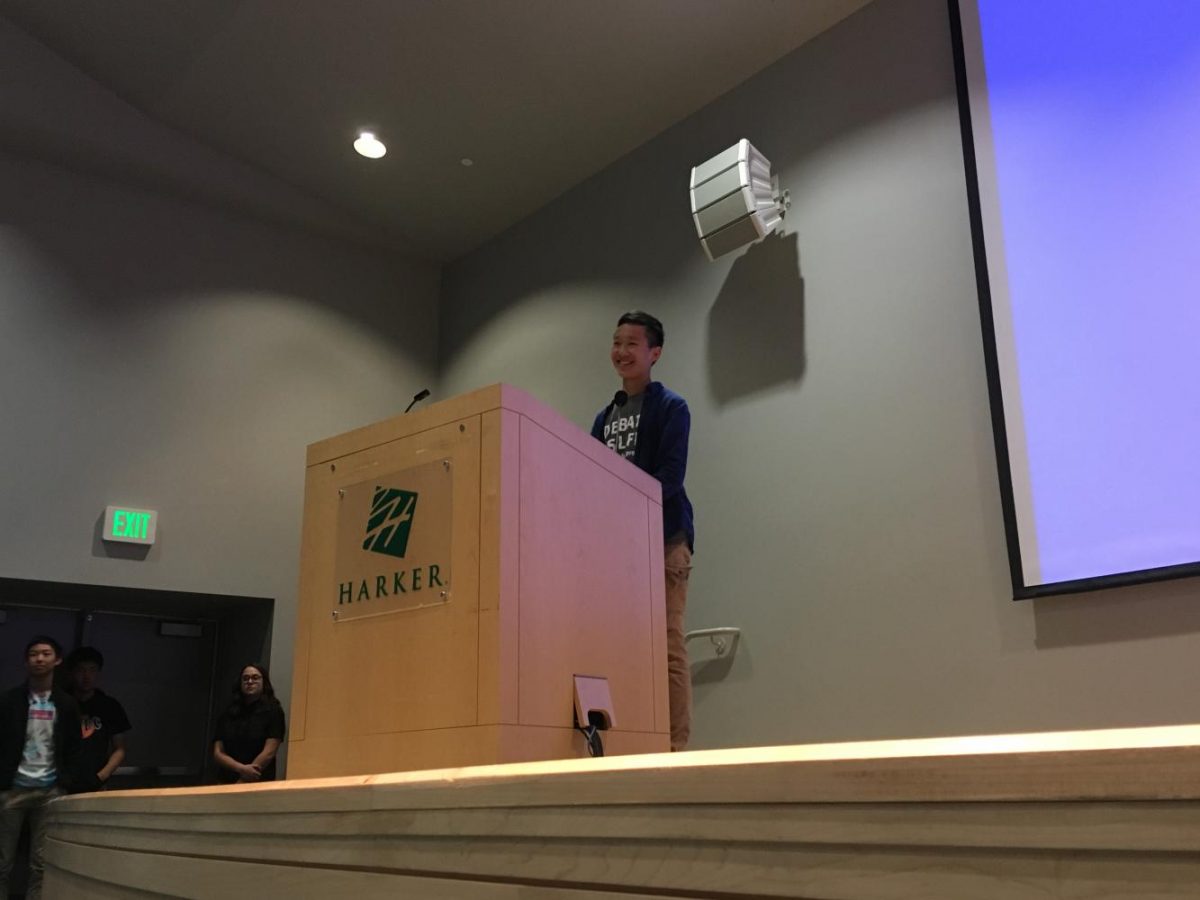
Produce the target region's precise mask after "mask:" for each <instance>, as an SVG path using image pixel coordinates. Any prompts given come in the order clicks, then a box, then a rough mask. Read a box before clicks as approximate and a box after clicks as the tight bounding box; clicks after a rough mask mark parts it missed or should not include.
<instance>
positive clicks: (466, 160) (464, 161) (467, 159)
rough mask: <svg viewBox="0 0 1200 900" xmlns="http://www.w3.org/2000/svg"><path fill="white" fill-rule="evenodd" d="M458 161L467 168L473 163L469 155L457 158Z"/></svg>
mask: <svg viewBox="0 0 1200 900" xmlns="http://www.w3.org/2000/svg"><path fill="white" fill-rule="evenodd" d="M459 162H460V163H462V164H463V165H464V166H466V167H467V168H468V169H469V168H470V167H471V166H473V165H475V160H473V159H471V157H469V156H464V157H463V158H462V159H460V160H459Z"/></svg>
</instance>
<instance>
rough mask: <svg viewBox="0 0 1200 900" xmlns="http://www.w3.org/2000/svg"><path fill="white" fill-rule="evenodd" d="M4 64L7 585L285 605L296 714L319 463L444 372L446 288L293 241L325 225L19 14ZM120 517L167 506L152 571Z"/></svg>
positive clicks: (352, 248) (1, 194) (365, 252)
mask: <svg viewBox="0 0 1200 900" xmlns="http://www.w3.org/2000/svg"><path fill="white" fill-rule="evenodd" d="M0 61H2V62H0V72H3V74H4V75H5V76H6V77H5V78H4V80H5V82H6V83H9V84H21V85H22V90H20V91H11V92H4V96H3V99H0V199H2V202H0V421H3V422H4V432H3V439H0V471H3V472H4V473H5V475H4V486H3V489H2V495H3V504H2V509H3V515H4V524H3V526H2V527H0V536H2V538H3V539H2V540H0V575H3V576H5V577H8V578H21V579H38V580H47V581H60V582H74V583H83V584H104V585H125V586H131V587H143V588H156V589H163V590H171V591H193V592H202V593H208V594H228V595H237V596H243V597H244V596H250V597H270V598H274V599H275V600H276V604H275V622H274V631H273V636H272V647H271V658H272V664H273V676H274V681H275V683H276V684H277V685H278V686H279V687H280V688H281V693H282V694H283V698H282V699H283V700H284V702H285V703H287V702H288V699H289V697H288V693H289V691H288V685H289V684H290V681H291V670H292V641H293V635H294V621H295V597H296V585H297V572H298V555H299V542H300V516H301V508H302V500H303V484H304V449H305V446H306V445H307V444H308V443H310V442H312V441H314V440H317V439H320V438H323V437H327V436H329V435H332V434H337V433H339V432H342V431H345V430H347V429H349V428H352V427H356V426H359V425H362V424H366V423H368V422H371V421H375V420H377V419H380V418H383V417H385V416H388V415H394V414H395V413H396V412H398V411H399V410H401V409H403V407H404V404H405V403H406V402H407V400H408V399H409V398H410V397H411V396H412V393H413V392H414V391H415V390H416V389H417V388H419V387H421V386H423V385H425V384H427V383H429V382H430V380H431V379H432V378H433V377H434V373H435V363H436V338H435V335H436V329H437V317H436V303H437V291H438V271H437V269H436V267H434V266H431V265H427V264H423V263H420V262H414V261H407V260H404V259H402V258H399V257H397V256H396V255H395V254H392V253H386V252H384V251H382V250H379V249H372V248H371V247H370V246H369V245H367V244H364V243H362V242H361V241H359V240H358V239H357V236H356V235H354V234H353V231H352V229H347V228H343V227H342V226H341V225H339V224H336V216H332V217H331V218H330V219H329V222H330V223H333V224H331V226H330V227H329V228H326V229H324V233H317V232H316V231H310V230H302V229H300V228H296V227H291V226H285V225H282V224H279V223H280V222H282V221H284V220H286V219H289V218H290V219H293V220H295V219H297V218H301V219H303V218H305V215H306V214H307V213H308V212H311V213H312V215H313V216H314V217H319V214H323V209H324V208H323V207H322V206H321V204H319V203H315V202H313V201H311V200H310V199H309V198H305V197H303V196H301V195H298V194H296V193H294V192H292V191H291V190H290V189H289V188H287V187H286V186H284V185H280V184H277V183H275V182H273V181H272V180H271V179H269V178H267V177H265V176H263V175H261V174H259V173H256V172H254V171H252V170H249V169H247V168H246V167H245V166H241V165H240V164H237V163H236V162H234V161H231V160H228V159H226V158H224V157H221V156H220V155H219V154H216V153H214V152H212V151H209V150H208V149H206V148H204V147H203V146H201V145H199V144H196V143H194V142H191V141H189V140H188V139H187V138H186V137H184V136H183V135H180V134H177V133H174V132H171V131H169V130H167V129H163V128H161V127H158V126H155V125H154V124H153V123H152V122H150V121H149V120H147V119H145V118H144V117H142V116H141V115H140V114H139V113H137V111H136V110H133V109H132V108H130V107H128V106H126V105H125V104H123V103H122V102H121V101H120V100H119V99H118V98H116V97H114V96H113V95H111V94H109V93H107V92H106V91H104V90H103V89H101V88H100V87H99V86H98V85H96V84H95V83H94V82H91V81H90V80H89V79H87V78H86V77H84V76H83V75H81V74H80V73H78V72H77V71H75V70H73V69H71V68H70V67H69V66H66V65H65V64H64V63H62V61H61V60H59V59H58V58H57V57H54V56H53V54H50V53H49V52H48V51H46V50H45V49H44V48H42V47H40V45H38V44H36V43H35V42H32V41H30V40H28V39H27V38H25V37H23V36H22V35H21V34H20V33H19V32H17V31H16V30H15V29H13V28H11V26H7V25H4V23H3V20H0ZM14 79H19V80H14ZM75 113H78V114H79V115H78V116H76V115H75ZM314 210H315V211H314ZM302 214H304V215H302ZM110 503H121V504H129V505H134V506H145V507H150V508H154V509H157V510H159V511H160V517H161V518H160V530H159V541H158V543H157V544H156V545H155V546H154V548H153V549H151V550H150V552H149V554H148V555H147V556H146V557H145V558H144V559H137V558H130V555H128V554H116V555H110V553H109V552H108V551H106V550H105V548H104V546H103V544H102V543H101V542H100V541H99V539H98V535H99V519H100V517H101V515H102V513H103V510H104V507H105V506H106V505H107V504H110ZM221 680H222V683H224V681H225V680H226V679H225V676H224V674H222V678H221Z"/></svg>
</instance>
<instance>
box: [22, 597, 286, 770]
mask: <svg viewBox="0 0 1200 900" xmlns="http://www.w3.org/2000/svg"><path fill="white" fill-rule="evenodd" d="M273 610H274V601H273V600H270V599H264V598H258V597H229V596H218V595H211V594H192V593H184V592H179V591H153V590H144V589H139V588H118V587H111V586H97V585H80V584H64V583H56V582H45V581H26V580H20V579H12V578H0V688H7V687H10V686H13V685H16V684H19V683H20V682H21V681H22V680H24V677H25V668H24V648H25V643H26V642H27V641H28V640H29V638H30V637H31V636H32V635H34V634H48V635H51V636H52V637H54V638H55V639H57V640H58V641H59V642H60V643H61V644H62V646H63V650H64V652H65V653H69V652H70V651H71V650H72V649H74V648H75V647H79V646H84V645H89V646H94V647H96V648H98V649H99V650H100V651H101V652H102V653H103V654H104V669H103V672H102V675H101V687H102V688H103V690H104V691H105V692H106V693H108V694H110V695H112V696H113V697H115V698H116V699H117V700H119V701H120V702H121V704H122V705H123V706H124V707H125V710H126V712H127V713H128V715H129V719H130V722H131V723H132V725H133V728H132V730H131V731H130V732H129V735H128V744H129V748H128V753H127V755H126V758H125V761H124V764H123V765H122V766H121V768H120V769H118V770H117V773H116V774H115V775H114V776H113V777H112V779H110V781H109V783H108V789H110V790H119V789H121V788H133V787H139V788H140V787H156V788H161V787H184V786H191V785H197V784H204V783H206V782H211V781H213V780H214V779H213V777H212V776H213V770H212V766H213V763H212V754H211V747H212V743H211V740H212V738H211V736H212V730H213V724H214V722H215V721H216V716H217V715H218V714H219V713H220V710H222V709H223V708H224V707H225V705H226V704H227V703H228V702H229V697H228V696H227V691H228V686H229V684H230V683H231V682H232V679H233V676H234V674H235V673H237V672H238V671H240V668H241V666H242V665H244V664H245V663H246V662H248V661H251V660H256V661H262V662H264V663H267V664H269V663H270V660H269V659H268V658H267V657H268V654H269V649H270V641H271V619H272V613H273Z"/></svg>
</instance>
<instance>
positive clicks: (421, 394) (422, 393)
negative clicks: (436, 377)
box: [401, 388, 429, 415]
mask: <svg viewBox="0 0 1200 900" xmlns="http://www.w3.org/2000/svg"><path fill="white" fill-rule="evenodd" d="M428 396H429V388H421V390H419V391H417V393H416V394H414V395H413V398H412V403H410V404H408V406H406V407H404V412H408V411H409V410H410V409H412V408H413V407H414V406H416V405H417V404H418V403H420V402H421V401H422V400H424V399H425V398H426V397H428ZM403 414H404V413H401V415H403Z"/></svg>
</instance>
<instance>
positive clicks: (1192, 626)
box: [1031, 578, 1200, 650]
mask: <svg viewBox="0 0 1200 900" xmlns="http://www.w3.org/2000/svg"><path fill="white" fill-rule="evenodd" d="M1031 602H1032V603H1033V604H1034V607H1033V616H1034V621H1035V623H1036V628H1037V647H1038V649H1040V650H1046V649H1049V648H1052V647H1082V646H1087V645H1089V644H1110V643H1116V642H1120V641H1136V640H1146V639H1150V638H1158V637H1170V636H1173V635H1180V634H1196V633H1200V579H1196V578H1184V579H1179V580H1174V581H1160V582H1157V583H1154V584H1143V585H1134V586H1131V587H1119V588H1113V589H1112V590H1106V591H1096V592H1094V593H1090V594H1084V595H1078V594H1075V595H1071V596H1065V597H1043V598H1041V599H1038V600H1033V601H1031Z"/></svg>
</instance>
